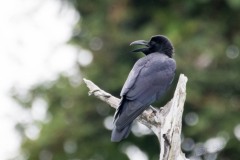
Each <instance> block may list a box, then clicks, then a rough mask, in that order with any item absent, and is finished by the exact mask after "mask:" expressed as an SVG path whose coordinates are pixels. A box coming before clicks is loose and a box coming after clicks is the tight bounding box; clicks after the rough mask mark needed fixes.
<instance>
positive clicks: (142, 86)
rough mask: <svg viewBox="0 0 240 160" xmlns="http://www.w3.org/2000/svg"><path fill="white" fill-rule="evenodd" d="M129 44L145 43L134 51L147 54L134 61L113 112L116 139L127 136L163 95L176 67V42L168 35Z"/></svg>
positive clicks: (114, 139)
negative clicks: (174, 43)
mask: <svg viewBox="0 0 240 160" xmlns="http://www.w3.org/2000/svg"><path fill="white" fill-rule="evenodd" d="M130 45H143V46H145V47H144V48H140V49H136V50H134V51H133V52H143V53H144V54H145V55H146V56H144V57H142V58H140V59H139V60H138V61H137V62H136V63H135V65H134V66H133V68H132V70H131V72H130V73H129V75H128V78H127V80H126V82H125V84H124V86H123V88H122V91H121V94H120V95H121V97H122V99H121V102H120V105H119V107H118V109H117V111H116V113H115V115H114V128H113V131H112V137H111V141H113V142H119V141H121V140H122V139H125V138H127V137H128V135H129V133H130V131H131V125H132V122H133V120H134V119H135V118H137V117H138V116H139V115H140V114H141V113H142V112H143V111H144V110H145V109H147V107H149V105H150V104H151V103H153V102H154V101H156V100H157V99H159V98H161V97H162V96H163V94H164V93H165V92H166V90H167V89H168V88H169V86H170V84H171V83H172V81H173V78H174V75H175V70H176V62H175V60H174V59H172V55H173V45H172V44H171V42H170V41H169V39H168V38H167V37H165V36H162V35H156V36H153V37H152V38H151V40H150V41H144V40H138V41H134V42H132V43H131V44H130Z"/></svg>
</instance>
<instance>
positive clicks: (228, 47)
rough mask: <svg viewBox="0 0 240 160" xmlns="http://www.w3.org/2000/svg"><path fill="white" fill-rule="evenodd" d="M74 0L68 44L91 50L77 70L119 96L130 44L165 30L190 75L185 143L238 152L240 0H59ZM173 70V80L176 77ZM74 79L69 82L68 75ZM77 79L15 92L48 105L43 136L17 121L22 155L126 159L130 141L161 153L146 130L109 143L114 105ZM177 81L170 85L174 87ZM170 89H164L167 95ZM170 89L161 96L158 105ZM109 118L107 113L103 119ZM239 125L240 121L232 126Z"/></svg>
mask: <svg viewBox="0 0 240 160" xmlns="http://www.w3.org/2000/svg"><path fill="white" fill-rule="evenodd" d="M62 1H63V5H64V4H65V3H66V2H67V3H71V4H72V5H73V6H74V7H75V8H76V10H77V11H78V12H79V14H80V16H81V18H80V20H79V23H78V25H77V26H76V27H75V29H74V33H73V37H72V39H71V41H70V42H69V43H71V44H72V45H75V46H76V47H78V46H79V47H80V48H84V49H86V50H89V51H91V53H88V52H81V51H82V49H80V50H81V51H80V53H79V58H84V57H86V56H90V55H91V54H93V62H92V63H91V64H90V65H87V66H85V65H84V63H81V62H83V61H84V59H82V60H81V61H80V62H77V67H76V69H77V70H78V71H79V74H80V73H81V77H87V78H89V79H91V80H93V81H94V82H95V83H96V84H98V85H100V86H101V88H103V89H105V90H107V91H108V92H110V93H113V94H114V95H116V96H118V95H119V92H120V89H121V86H122V85H123V83H124V80H125V79H126V77H127V75H128V72H129V71H130V69H131V67H132V65H133V63H134V62H135V61H136V60H137V59H138V58H139V56H141V55H139V54H128V53H129V52H130V50H131V49H130V47H128V44H129V43H130V42H132V41H133V40H136V39H150V37H151V36H152V35H156V34H163V35H166V36H167V37H169V39H171V40H172V42H173V44H174V46H175V52H176V54H175V59H176V61H177V64H178V68H177V70H178V73H180V72H182V73H184V74H186V75H187V76H188V78H189V83H188V86H187V90H188V91H187V93H188V94H187V103H186V106H185V116H184V126H183V146H182V147H183V150H184V151H185V152H186V154H187V156H188V157H192V159H193V158H194V157H195V158H201V159H206V160H210V159H216V158H217V159H219V160H230V159H234V160H237V159H240V158H239V157H240V156H239V153H240V143H239V141H240V127H239V124H240V118H239V111H240V85H239V82H240V74H239V68H240V56H239V46H240V30H239V28H240V23H239V19H240V1H238V0H196V1H191V0H186V1H184V2H178V1H177V0H171V1H163V0H158V1H156V0H150V1H144V0H132V1H130V0H122V1H119V0H112V1H110V0H92V1H89V0H62ZM178 75H179V74H177V75H176V78H175V80H176V79H177V78H178ZM76 81H77V82H78V83H80V85H78V83H73V82H76ZM81 84H82V81H81V80H80V81H78V79H76V78H75V79H74V77H68V76H64V75H60V76H59V78H58V80H56V81H55V82H46V83H43V84H39V85H37V86H36V87H35V88H32V90H30V91H29V95H31V96H30V98H29V99H27V100H26V99H23V98H21V96H18V94H17V93H15V94H14V98H15V99H16V100H17V101H18V102H19V103H21V104H22V106H25V107H31V106H32V104H33V103H34V101H35V100H36V99H38V98H41V99H43V100H44V101H46V102H47V104H48V115H49V117H50V118H49V120H48V121H47V122H44V123H43V122H39V121H36V125H37V126H39V127H40V128H41V131H40V136H39V138H38V139H36V140H32V139H30V138H29V137H27V136H26V135H25V130H26V128H27V127H28V126H27V124H18V126H17V127H18V129H19V131H20V132H21V133H22V136H23V138H24V141H23V144H22V151H23V152H24V153H25V155H26V157H27V159H30V160H35V159H41V160H43V159H44V160H48V159H53V160H61V159H62V160H66V159H83V160H85V159H91V160H93V159H96V160H102V159H106V160H107V159H109V160H112V159H115V160H118V159H119V160H123V159H128V158H127V154H125V152H126V148H129V146H131V145H135V146H137V147H139V148H140V150H142V151H143V152H145V153H146V154H147V156H148V158H149V159H151V160H154V159H158V147H159V146H158V144H157V142H156V138H155V137H153V136H152V135H151V134H148V135H147V136H142V137H135V136H133V134H131V136H130V137H129V138H128V139H127V140H126V141H124V142H121V143H111V142H110V133H111V132H110V131H109V130H107V129H106V128H105V126H106V125H104V123H105V124H107V122H108V120H109V119H110V118H109V117H108V116H112V115H113V113H114V111H113V110H110V108H109V107H108V106H105V104H103V103H102V102H100V101H98V100H96V99H95V98H92V97H88V96H87V89H86V87H85V86H84V85H81ZM173 89H174V87H173V88H172V90H173ZM171 93H172V92H169V95H171ZM170 97H171V96H166V98H165V100H163V101H162V102H161V103H157V104H155V105H156V106H161V104H162V103H164V102H165V101H166V100H167V99H169V98H170ZM106 117H107V118H106ZM237 125H238V126H237Z"/></svg>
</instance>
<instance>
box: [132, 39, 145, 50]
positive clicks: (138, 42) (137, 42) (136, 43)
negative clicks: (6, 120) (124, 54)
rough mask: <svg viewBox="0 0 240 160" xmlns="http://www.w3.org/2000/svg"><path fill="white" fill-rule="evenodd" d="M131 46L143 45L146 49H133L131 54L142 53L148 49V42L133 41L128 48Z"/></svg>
mask: <svg viewBox="0 0 240 160" xmlns="http://www.w3.org/2000/svg"><path fill="white" fill-rule="evenodd" d="M132 45H143V46H146V47H147V48H139V49H135V50H133V51H132V52H142V51H144V50H146V49H148V47H149V42H148V41H145V40H137V41H134V42H132V43H130V46H132Z"/></svg>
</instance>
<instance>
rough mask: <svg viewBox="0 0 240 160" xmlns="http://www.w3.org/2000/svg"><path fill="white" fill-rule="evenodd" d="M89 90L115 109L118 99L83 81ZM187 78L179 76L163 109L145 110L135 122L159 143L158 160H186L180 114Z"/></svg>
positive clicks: (89, 82) (90, 82) (85, 80)
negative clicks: (170, 97) (172, 92)
mask: <svg viewBox="0 0 240 160" xmlns="http://www.w3.org/2000/svg"><path fill="white" fill-rule="evenodd" d="M83 80H84V82H85V83H86V85H87V87H88V88H89V95H94V96H95V97H97V98H98V99H100V100H102V101H104V102H106V103H107V104H109V105H110V106H111V107H113V108H115V109H116V108H117V107H118V105H119V102H120V99H118V98H116V97H114V96H112V95H111V94H109V93H107V92H105V91H104V90H102V89H100V88H99V87H98V86H97V85H95V84H94V83H93V82H92V81H90V80H87V79H83ZM187 80H188V79H187V77H186V76H184V75H183V74H181V75H180V77H179V80H178V84H177V87H176V90H175V93H174V96H173V98H172V100H171V101H169V102H168V103H167V104H166V105H165V106H164V107H161V108H160V109H159V110H158V109H156V110H155V109H152V108H151V107H149V109H147V110H145V111H144V112H143V113H142V114H141V115H140V116H139V117H138V118H137V120H138V121H139V122H140V123H142V124H144V125H146V126H147V127H148V128H150V129H151V130H152V131H153V132H154V134H155V135H156V136H157V137H158V140H159V143H160V148H161V149H160V160H187V159H186V158H185V155H184V154H183V153H182V150H181V130H182V114H183V109H184V102H185V99H186V84H187Z"/></svg>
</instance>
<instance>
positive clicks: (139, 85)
mask: <svg viewBox="0 0 240 160" xmlns="http://www.w3.org/2000/svg"><path fill="white" fill-rule="evenodd" d="M144 62H145V63H143V62H141V63H139V64H137V63H136V65H134V67H133V69H132V71H131V72H130V74H129V76H128V78H127V80H126V82H125V84H124V86H123V89H122V92H121V96H126V98H127V99H129V100H134V99H140V98H141V99H142V98H145V96H150V95H151V94H155V93H157V92H158V91H161V90H165V88H167V87H168V86H169V85H170V84H171V82H172V79H173V77H174V73H175V69H176V63H175V61H174V60H173V59H165V60H162V61H160V60H158V59H157V58H156V59H150V60H149V59H146V60H145V61H144ZM149 94H150V95H149ZM147 98H149V97H147Z"/></svg>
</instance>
